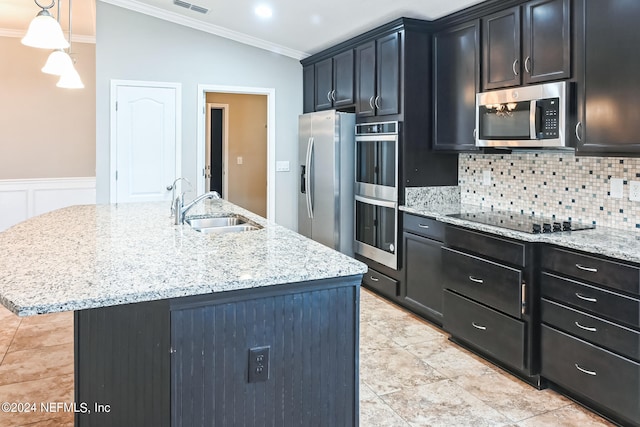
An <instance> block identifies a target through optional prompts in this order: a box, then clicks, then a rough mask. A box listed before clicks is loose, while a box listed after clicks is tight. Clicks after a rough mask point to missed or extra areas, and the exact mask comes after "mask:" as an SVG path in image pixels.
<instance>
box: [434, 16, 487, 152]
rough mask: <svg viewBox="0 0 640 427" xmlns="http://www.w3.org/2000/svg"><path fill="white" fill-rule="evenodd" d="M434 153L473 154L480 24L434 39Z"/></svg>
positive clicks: (459, 28) (476, 22) (449, 31)
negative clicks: (445, 151)
mask: <svg viewBox="0 0 640 427" xmlns="http://www.w3.org/2000/svg"><path fill="white" fill-rule="evenodd" d="M433 40H434V41H433V46H434V54H433V55H434V76H433V81H434V84H433V92H434V95H433V96H434V109H433V110H434V138H433V148H434V149H435V150H451V151H476V150H478V148H477V147H476V146H475V137H474V129H475V123H476V120H475V111H476V93H477V92H479V91H480V23H479V21H477V20H476V21H472V22H469V23H466V24H462V25H458V26H456V27H453V28H449V29H446V30H444V31H441V32H439V33H436V34H435V35H434V39H433Z"/></svg>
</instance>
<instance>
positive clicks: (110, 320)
mask: <svg viewBox="0 0 640 427" xmlns="http://www.w3.org/2000/svg"><path fill="white" fill-rule="evenodd" d="M360 283H361V276H357V277H356V276H353V277H349V278H343V279H326V280H319V281H313V282H305V283H295V284H290V285H279V286H271V287H263V288H256V289H250V290H245V291H233V292H223V293H218V294H208V295H204V296H194V297H185V298H179V299H174V300H164V301H156V302H148V303H139V304H129V305H123V306H116V307H105V308H97V309H91V310H83V311H79V312H76V313H75V349H76V350H75V374H76V377H75V393H76V394H75V401H76V402H85V403H86V404H87V405H88V409H89V410H90V412H87V413H77V414H76V424H75V425H76V427H87V426H91V427H94V426H95V427H98V426H100V427H102V426H113V427H116V426H118V427H119V426H154V427H155V426H159V427H162V426H167V427H168V426H172V427H180V426H185V427H200V426H231V425H243V426H256V427H257V426H265V425H277V426H292V425H301V426H302V425H303V426H338V425H339V426H357V425H358V407H359V406H358V336H359V322H358V319H359V292H360V289H359V285H360ZM252 351H253V352H254V353H255V354H254V353H252ZM260 356H262V357H260ZM97 404H98V405H108V408H109V411H108V412H106V411H105V412H102V413H100V412H96V411H95V410H94V408H95V407H97V406H96V405H97ZM106 407H107V406H103V408H106Z"/></svg>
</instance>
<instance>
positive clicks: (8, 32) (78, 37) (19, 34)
mask: <svg viewBox="0 0 640 427" xmlns="http://www.w3.org/2000/svg"><path fill="white" fill-rule="evenodd" d="M25 32H26V30H12V29H10V28H0V37H13V38H19V39H21V38H23V37H24V35H25ZM71 41H72V42H74V43H90V44H96V36H84V35H82V34H74V35H73V36H72V37H71Z"/></svg>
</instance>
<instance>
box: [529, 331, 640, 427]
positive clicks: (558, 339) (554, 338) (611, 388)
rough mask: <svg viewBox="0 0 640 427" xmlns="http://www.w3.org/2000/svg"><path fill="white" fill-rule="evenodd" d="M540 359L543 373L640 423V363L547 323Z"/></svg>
mask: <svg viewBox="0 0 640 427" xmlns="http://www.w3.org/2000/svg"><path fill="white" fill-rule="evenodd" d="M541 359H542V365H541V366H542V376H543V377H545V378H547V379H549V380H551V381H553V382H555V383H557V384H558V385H561V386H563V387H565V388H567V389H569V390H571V391H573V392H575V393H577V394H579V395H582V396H584V397H586V398H588V399H590V400H592V401H594V402H597V403H598V404H601V405H602V406H604V407H606V408H608V409H610V410H611V411H613V412H615V413H616V414H619V415H620V416H621V417H624V418H625V419H626V420H628V421H631V422H632V423H634V424H638V423H640V405H638V396H640V364H638V363H636V362H634V361H632V360H629V359H626V358H624V357H621V356H618V355H616V354H614V353H611V352H609V351H607V350H604V349H602V348H600V347H597V346H595V345H593V344H589V343H587V342H585V341H582V340H580V339H578V338H575V337H573V336H571V335H568V334H565V333H564V332H560V331H557V330H555V329H553V328H550V327H548V326H546V325H542V331H541Z"/></svg>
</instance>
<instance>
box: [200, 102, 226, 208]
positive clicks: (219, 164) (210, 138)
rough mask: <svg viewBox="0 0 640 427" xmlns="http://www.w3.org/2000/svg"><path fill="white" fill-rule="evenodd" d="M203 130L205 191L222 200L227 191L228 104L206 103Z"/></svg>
mask: <svg viewBox="0 0 640 427" xmlns="http://www.w3.org/2000/svg"><path fill="white" fill-rule="evenodd" d="M208 96H209V94H208V95H207V97H208ZM205 130H206V135H205V136H206V143H205V174H204V175H205V176H204V179H205V191H217V192H218V194H220V196H221V197H222V198H223V199H224V198H226V195H227V192H228V190H229V187H228V182H227V177H228V175H229V171H228V169H227V166H228V163H229V159H228V158H227V155H228V153H229V104H217V103H211V102H207V126H206V128H205Z"/></svg>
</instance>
